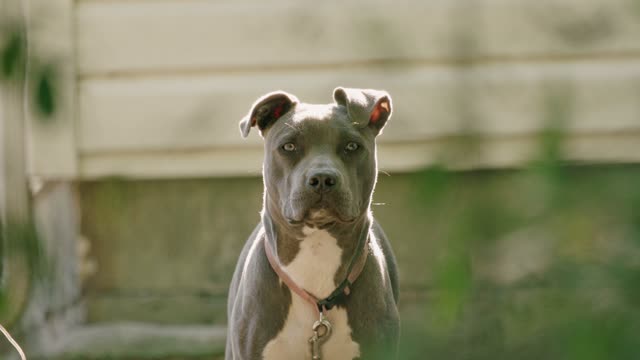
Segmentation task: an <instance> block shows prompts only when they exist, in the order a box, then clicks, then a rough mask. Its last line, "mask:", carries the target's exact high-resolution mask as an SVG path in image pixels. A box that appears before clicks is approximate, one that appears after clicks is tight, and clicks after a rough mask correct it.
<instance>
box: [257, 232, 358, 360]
mask: <svg viewBox="0 0 640 360" xmlns="http://www.w3.org/2000/svg"><path fill="white" fill-rule="evenodd" d="M305 235H306V237H305V238H304V239H302V240H301V242H300V251H299V252H298V254H297V255H296V257H295V258H294V259H293V261H292V262H291V263H289V264H288V265H287V266H285V267H284V270H285V271H286V272H287V273H288V274H289V276H290V277H291V278H292V279H293V281H295V282H296V283H297V284H298V285H299V286H300V287H301V288H303V289H305V290H307V291H309V292H311V293H312V294H314V295H315V296H316V297H319V298H323V297H326V296H328V295H329V294H331V292H332V291H333V289H335V286H336V284H335V282H334V275H335V273H336V271H337V270H338V268H339V267H340V264H341V260H342V249H341V248H340V247H339V246H338V244H337V240H336V239H335V238H333V237H332V236H331V235H330V234H329V233H328V232H326V231H324V230H315V231H314V230H311V229H307V228H305ZM326 315H327V318H328V319H329V321H330V322H331V325H332V328H333V331H332V334H331V336H330V337H329V339H328V340H327V341H326V342H325V343H323V345H322V347H321V353H322V356H323V358H324V359H336V360H338V359H349V360H351V359H354V358H356V357H358V356H360V346H359V345H358V343H356V342H354V341H353V339H352V337H351V328H350V327H349V321H348V314H347V311H346V309H344V308H340V309H339V308H333V309H332V310H331V311H328V312H327V314H326ZM316 320H317V315H316V312H315V311H314V309H313V307H312V305H311V304H309V303H308V302H307V301H305V300H303V299H302V298H300V297H299V296H298V295H297V294H295V293H292V296H291V306H290V307H289V312H288V314H287V318H286V320H285V323H284V327H283V328H282V330H281V331H280V332H279V333H278V334H277V335H276V337H275V338H273V339H272V340H271V341H269V342H268V343H267V345H266V346H265V349H264V351H263V359H265V360H271V359H311V347H310V344H309V338H310V337H311V335H312V334H313V332H312V330H311V326H312V325H313V323H314V322H315V321H316Z"/></svg>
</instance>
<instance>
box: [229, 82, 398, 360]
mask: <svg viewBox="0 0 640 360" xmlns="http://www.w3.org/2000/svg"><path fill="white" fill-rule="evenodd" d="M333 98H334V100H335V103H333V104H327V105H315V104H305V103H301V102H299V101H298V99H297V98H296V97H295V96H293V95H291V94H288V93H286V92H282V91H277V92H273V93H270V94H267V95H265V96H263V97H261V98H260V99H258V100H257V101H256V102H255V104H254V105H253V107H252V108H251V110H250V111H249V114H248V115H247V117H245V118H244V119H243V120H242V121H241V122H240V130H241V132H242V135H243V136H245V137H246V136H247V135H248V134H249V130H250V129H251V128H252V127H253V126H257V127H258V130H259V131H260V134H261V135H262V136H263V137H264V140H265V143H264V149H265V156H264V166H263V179H264V206H263V209H262V212H261V221H260V224H258V226H257V227H256V229H255V230H254V232H253V234H252V235H251V237H250V238H249V240H248V241H247V243H246V245H245V246H244V249H243V250H242V253H241V255H240V259H239V260H238V264H237V266H236V270H235V273H234V275H233V280H232V281H231V287H230V291H229V300H228V306H227V312H228V319H229V330H228V338H227V347H226V359H227V360H231V359H233V360H240V359H243V360H255V359H266V360H272V359H278V360H282V359H285V360H286V359H294V360H301V359H320V358H322V359H329V360H339V359H392V358H394V357H395V354H396V349H397V341H398V333H399V319H398V310H397V302H398V277H397V270H396V262H395V258H394V255H393V252H392V250H391V246H390V244H389V242H388V240H387V238H386V236H385V234H384V233H383V231H382V229H381V227H380V226H379V225H378V223H377V222H376V221H375V220H374V219H373V216H372V214H371V210H370V205H371V196H372V193H373V188H374V186H375V183H376V179H377V173H378V169H377V160H376V137H377V136H378V135H379V134H380V133H381V132H382V129H383V127H384V126H385V124H386V122H387V120H388V119H389V118H390V116H391V97H390V96H389V94H387V93H386V92H384V91H377V90H363V89H344V88H337V89H335V91H334V93H333Z"/></svg>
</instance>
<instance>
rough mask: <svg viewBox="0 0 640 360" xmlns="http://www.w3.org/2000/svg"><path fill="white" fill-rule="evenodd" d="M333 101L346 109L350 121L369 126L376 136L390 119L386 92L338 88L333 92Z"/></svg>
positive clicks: (389, 106) (389, 103) (389, 105)
mask: <svg viewBox="0 0 640 360" xmlns="http://www.w3.org/2000/svg"><path fill="white" fill-rule="evenodd" d="M333 99H334V100H335V101H336V103H337V104H338V105H342V106H344V107H346V108H347V113H348V114H349V117H350V118H351V120H352V121H354V122H356V123H358V124H359V125H360V126H363V127H364V126H370V127H371V128H372V129H373V130H374V131H375V133H376V135H378V134H380V133H381V132H382V128H383V127H384V125H385V124H386V123H387V120H389V118H390V117H391V96H390V95H389V93H387V92H386V91H380V90H371V89H346V88H341V87H338V88H336V89H335V90H334V91H333Z"/></svg>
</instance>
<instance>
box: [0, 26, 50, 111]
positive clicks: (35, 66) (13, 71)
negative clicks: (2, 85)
mask: <svg viewBox="0 0 640 360" xmlns="http://www.w3.org/2000/svg"><path fill="white" fill-rule="evenodd" d="M3 20H4V21H3ZM0 22H2V23H4V24H2V25H4V26H3V27H2V28H0V35H3V36H0V39H4V41H3V42H0V81H3V82H11V83H16V84H19V85H24V84H28V90H29V92H30V93H29V94H28V95H27V97H28V99H26V100H28V101H29V104H30V105H31V107H32V109H33V111H35V112H36V113H37V114H39V115H41V116H38V117H37V118H38V119H39V120H41V121H47V120H49V119H51V117H52V115H53V114H54V113H55V110H56V106H57V102H58V98H57V97H58V93H57V91H56V71H55V69H56V67H55V65H54V64H53V63H51V62H50V61H48V60H46V59H41V58H35V57H31V58H30V57H29V56H28V54H29V53H28V47H27V37H26V31H25V29H24V27H23V26H20V25H17V24H14V23H12V22H11V21H8V20H6V19H1V18H0ZM27 75H28V76H27Z"/></svg>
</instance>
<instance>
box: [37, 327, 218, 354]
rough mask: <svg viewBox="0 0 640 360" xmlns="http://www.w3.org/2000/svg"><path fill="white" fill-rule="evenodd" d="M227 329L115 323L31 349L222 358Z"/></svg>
mask: <svg viewBox="0 0 640 360" xmlns="http://www.w3.org/2000/svg"><path fill="white" fill-rule="evenodd" d="M226 333H227V329H226V328H225V327H223V326H213V325H210V326H202V325H164V326H161V325H158V324H146V323H136V322H131V321H129V322H111V323H108V324H99V325H95V324H94V325H84V326H79V327H76V328H72V329H69V330H66V331H64V333H61V334H59V335H58V336H57V337H56V341H55V342H53V341H52V342H44V341H43V342H41V343H40V344H38V345H40V348H29V349H28V350H31V351H29V352H28V353H29V354H30V356H29V358H30V359H36V360H52V359H54V360H65V359H85V360H102V359H141V360H142V359H161V358H162V359H174V358H176V359H177V358H180V359H194V360H195V359H219V357H221V356H222V354H223V353H224V346H225V340H226Z"/></svg>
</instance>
